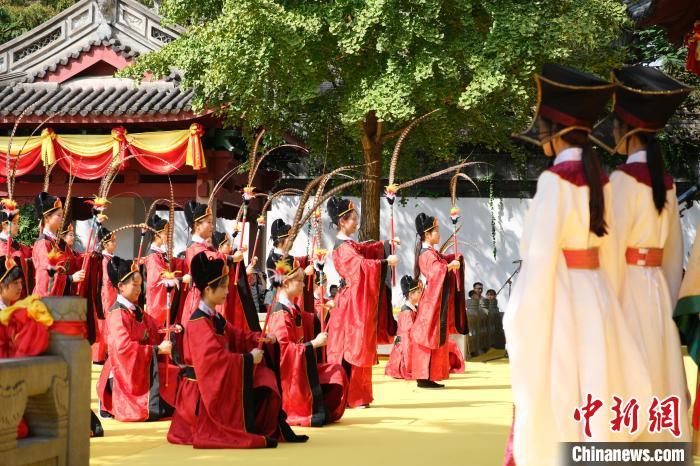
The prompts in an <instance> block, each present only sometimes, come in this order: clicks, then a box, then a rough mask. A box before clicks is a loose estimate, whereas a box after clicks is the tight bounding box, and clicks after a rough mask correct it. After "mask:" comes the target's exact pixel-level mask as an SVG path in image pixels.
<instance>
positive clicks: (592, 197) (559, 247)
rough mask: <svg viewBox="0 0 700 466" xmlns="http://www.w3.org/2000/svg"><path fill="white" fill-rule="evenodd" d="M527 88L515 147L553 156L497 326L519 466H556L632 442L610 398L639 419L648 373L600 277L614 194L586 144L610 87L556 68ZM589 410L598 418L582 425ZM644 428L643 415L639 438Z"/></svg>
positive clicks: (608, 249) (611, 254)
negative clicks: (504, 345)
mask: <svg viewBox="0 0 700 466" xmlns="http://www.w3.org/2000/svg"><path fill="white" fill-rule="evenodd" d="M535 79H536V81H537V85H538V86H537V88H538V100H537V102H538V107H537V112H536V116H535V120H534V122H533V124H532V125H531V126H530V128H529V129H528V130H527V131H526V132H525V133H523V134H521V135H519V137H520V138H522V139H524V140H526V141H529V142H532V143H535V144H537V145H539V146H541V147H542V149H543V151H544V153H545V155H547V156H548V157H554V156H556V158H555V159H554V164H553V166H552V167H551V168H549V169H548V170H546V171H545V172H544V173H542V175H540V177H539V179H538V182H537V192H536V194H535V196H534V198H533V200H532V204H531V206H530V211H529V213H528V217H527V221H526V223H525V225H524V231H523V236H522V239H521V245H520V254H521V257H522V258H523V264H522V270H521V272H520V278H519V279H518V282H517V283H516V284H515V287H514V288H513V294H512V296H511V298H510V300H509V302H508V309H507V311H506V313H505V319H504V328H505V332H506V336H507V342H508V354H509V357H510V366H511V373H512V375H511V376H512V386H513V398H514V403H515V417H514V422H513V430H512V440H513V445H512V453H513V455H514V460H515V461H514V464H517V465H518V466H528V465H537V466H545V465H555V464H559V462H560V456H559V453H560V451H559V447H560V443H559V442H567V441H568V442H581V441H611V440H623V439H624V440H630V439H633V438H634V437H635V435H634V434H627V432H628V431H627V430H625V429H622V430H621V431H620V432H613V430H612V429H611V424H610V421H611V419H610V415H609V414H608V413H610V412H612V405H613V396H618V397H620V398H621V399H622V400H624V402H625V403H627V402H629V401H631V400H632V399H633V398H634V399H636V400H637V401H638V403H639V405H640V408H639V412H640V413H646V412H647V411H646V409H647V408H648V406H649V402H650V400H651V384H650V380H649V375H648V373H647V372H646V366H645V364H644V361H643V358H642V357H641V355H640V353H639V350H638V349H637V347H636V344H635V340H634V338H633V337H632V335H631V334H630V331H629V329H628V327H627V323H626V321H625V319H624V317H623V315H622V312H621V310H620V307H619V305H618V303H617V297H616V295H615V290H614V288H613V286H612V284H611V282H610V280H609V278H608V274H607V270H605V269H603V268H602V267H606V268H607V267H609V266H610V263H611V261H615V260H617V255H616V254H617V253H616V251H614V244H613V243H612V241H610V236H609V235H608V229H609V228H610V226H611V222H612V218H613V217H612V215H611V214H612V209H611V208H610V203H611V191H610V185H609V184H608V182H607V177H606V176H605V175H604V173H603V172H602V170H601V168H600V164H599V162H598V159H597V157H596V155H595V153H594V152H593V150H592V148H591V145H590V142H588V134H589V133H590V131H591V128H592V127H593V124H594V122H595V121H596V120H597V119H598V118H599V117H600V115H601V114H602V113H604V111H605V108H606V105H607V102H608V100H609V99H610V95H611V93H612V88H613V85H612V84H610V83H608V82H606V81H604V80H601V79H599V78H597V77H596V76H593V75H590V74H587V73H583V72H580V71H577V70H574V69H571V68H568V67H564V66H559V65H553V64H547V65H545V66H544V68H543V73H542V75H541V76H540V75H536V76H535ZM601 266H602V267H601ZM592 400H598V401H600V403H603V404H604V406H605V409H604V410H603V409H601V410H600V411H599V412H598V413H596V415H595V416H592V417H590V418H589V419H588V421H587V422H582V421H583V416H581V411H582V410H583V408H585V407H586V404H587V403H589V402H592ZM576 413H578V415H579V417H578V419H579V420H580V421H581V422H579V421H577V419H576V416H575V414H576ZM646 428H647V416H645V415H640V416H639V417H638V431H637V432H636V435H639V433H640V432H641V431H643V430H644V429H646ZM506 459H507V464H508V462H510V464H513V463H512V460H513V458H506Z"/></svg>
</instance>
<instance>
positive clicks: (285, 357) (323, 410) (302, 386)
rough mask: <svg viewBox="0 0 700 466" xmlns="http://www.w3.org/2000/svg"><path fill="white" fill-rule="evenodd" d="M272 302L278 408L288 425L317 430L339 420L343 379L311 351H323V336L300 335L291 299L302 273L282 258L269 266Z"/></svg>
mask: <svg viewBox="0 0 700 466" xmlns="http://www.w3.org/2000/svg"><path fill="white" fill-rule="evenodd" d="M273 279H274V286H276V287H278V288H279V291H278V298H277V302H276V303H275V307H274V308H273V309H272V313H271V314H270V322H269V328H270V334H271V335H274V336H275V337H276V338H277V341H278V342H279V344H280V378H281V381H282V406H283V408H284V410H285V411H286V412H287V415H288V416H289V417H288V419H289V423H290V424H291V425H298V426H305V427H309V426H311V427H321V426H323V425H324V424H329V423H331V422H335V421H337V420H339V419H340V418H341V417H342V416H343V413H344V412H345V405H346V399H345V397H346V395H347V387H348V380H347V376H346V374H345V371H344V370H343V367H342V366H341V365H340V364H332V363H321V362H319V361H318V360H317V354H318V353H317V351H316V349H317V348H320V347H322V346H326V344H327V343H328V334H327V333H326V332H321V333H318V334H317V335H316V336H315V337H313V338H309V337H308V335H305V332H304V325H303V320H302V311H301V309H299V307H298V306H297V305H296V304H294V300H295V299H297V298H299V297H300V296H302V294H303V291H304V274H303V273H302V271H301V268H300V267H299V265H298V263H296V262H294V260H293V259H292V258H291V257H289V256H287V258H283V259H280V260H279V261H278V262H277V265H276V267H275V275H274V278H273Z"/></svg>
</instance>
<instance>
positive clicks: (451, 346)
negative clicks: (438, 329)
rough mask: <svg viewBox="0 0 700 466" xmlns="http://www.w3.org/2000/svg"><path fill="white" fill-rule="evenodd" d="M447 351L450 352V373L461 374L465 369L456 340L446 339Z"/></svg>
mask: <svg viewBox="0 0 700 466" xmlns="http://www.w3.org/2000/svg"><path fill="white" fill-rule="evenodd" d="M447 351H448V352H449V354H450V356H449V359H450V374H463V373H464V369H465V365H464V355H463V354H462V350H460V349H459V346H457V342H455V341H454V340H453V339H452V338H448V339H447Z"/></svg>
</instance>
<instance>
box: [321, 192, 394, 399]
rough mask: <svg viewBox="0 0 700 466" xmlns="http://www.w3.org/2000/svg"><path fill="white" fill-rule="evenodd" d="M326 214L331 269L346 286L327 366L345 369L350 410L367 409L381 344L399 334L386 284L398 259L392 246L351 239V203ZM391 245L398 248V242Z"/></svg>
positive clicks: (337, 204) (333, 203)
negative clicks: (331, 236)
mask: <svg viewBox="0 0 700 466" xmlns="http://www.w3.org/2000/svg"><path fill="white" fill-rule="evenodd" d="M327 209H328V214H329V216H330V218H331V222H332V223H333V224H334V225H336V226H337V228H338V235H337V241H336V243H335V248H334V249H333V266H334V268H335V270H336V271H337V272H338V274H339V275H340V276H341V278H342V279H343V280H344V281H345V286H344V287H342V288H341V289H340V291H338V294H337V295H336V297H335V300H334V301H335V308H334V310H333V314H332V315H331V318H330V321H329V322H328V336H329V341H328V362H333V363H336V364H343V367H344V368H345V370H346V371H347V372H348V375H349V378H350V386H349V389H348V406H349V407H351V408H366V407H368V406H369V404H370V403H371V402H372V400H373V397H372V366H373V365H374V364H376V363H377V344H381V343H389V342H390V341H391V337H392V335H394V334H395V333H396V321H395V320H394V316H393V313H392V309H391V298H390V291H389V290H388V289H387V288H388V287H387V285H386V283H387V274H389V273H390V271H389V267H393V266H395V265H396V264H398V262H399V259H398V257H397V256H395V255H393V254H388V251H389V244H390V241H375V242H366V243H358V242H356V241H354V240H353V239H351V238H350V236H351V235H353V234H354V233H355V231H356V230H357V226H358V214H357V211H356V210H355V206H354V204H353V203H352V202H351V201H349V200H347V199H342V198H339V197H332V198H331V199H329V200H328V204H327ZM391 241H394V244H399V243H400V242H399V241H398V239H396V238H393V239H392V240H391Z"/></svg>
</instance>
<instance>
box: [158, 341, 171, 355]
mask: <svg viewBox="0 0 700 466" xmlns="http://www.w3.org/2000/svg"><path fill="white" fill-rule="evenodd" d="M172 351H173V343H172V342H171V341H170V340H164V341H163V342H162V343H161V344H160V345H158V354H170V353H172Z"/></svg>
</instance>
